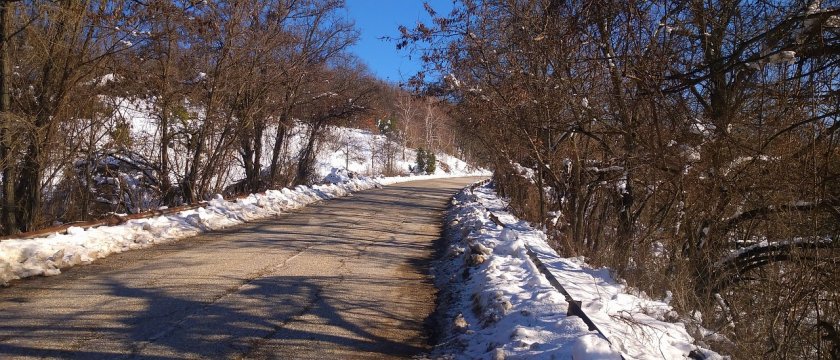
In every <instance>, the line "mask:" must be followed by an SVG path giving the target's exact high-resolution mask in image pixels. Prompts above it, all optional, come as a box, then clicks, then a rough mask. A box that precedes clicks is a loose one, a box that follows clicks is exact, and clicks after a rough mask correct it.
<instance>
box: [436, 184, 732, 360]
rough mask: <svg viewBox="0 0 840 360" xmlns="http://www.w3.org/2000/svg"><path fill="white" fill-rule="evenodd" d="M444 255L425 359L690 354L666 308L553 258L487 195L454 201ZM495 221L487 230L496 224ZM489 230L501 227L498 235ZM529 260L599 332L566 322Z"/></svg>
mask: <svg viewBox="0 0 840 360" xmlns="http://www.w3.org/2000/svg"><path fill="white" fill-rule="evenodd" d="M452 205H453V207H452V208H451V210H450V212H449V214H448V216H447V223H448V224H449V228H448V234H449V237H450V242H449V243H448V244H447V246H448V247H447V250H446V251H445V255H444V256H443V258H442V259H441V260H438V263H436V264H435V270H434V274H435V281H436V285H437V286H438V287H439V288H440V289H441V295H440V296H441V301H442V304H443V305H442V306H443V307H445V311H443V314H442V315H441V316H442V317H443V318H444V319H446V320H445V321H443V323H444V324H446V323H447V322H446V321H451V323H452V325H451V326H445V325H444V326H442V328H443V329H444V330H443V338H442V339H443V341H442V342H441V344H442V345H440V346H439V347H438V348H437V349H436V350H435V353H433V354H432V355H435V356H441V357H447V356H448V357H453V358H456V359H473V358H475V359H478V358H500V357H503V358H528V359H531V358H534V359H618V358H620V357H624V358H625V359H663V358H664V359H680V358H687V357H688V356H689V353H691V352H694V353H695V354H699V355H700V356H703V357H705V358H708V359H714V358H720V356H719V355H717V354H715V353H713V352H711V351H708V350H705V349H701V348H698V347H697V346H695V345H694V344H693V342H694V341H693V338H692V337H691V336H690V335H689V334H688V332H687V331H686V328H685V325H684V324H682V323H678V322H668V321H665V320H664V319H665V318H666V317H668V318H675V317H676V316H675V315H674V314H675V313H674V312H673V310H672V308H671V307H670V306H669V305H668V304H667V303H665V302H661V301H654V300H650V299H648V298H646V297H645V296H643V295H634V294H633V291H632V289H629V288H627V287H626V286H625V285H622V284H621V283H620V282H618V281H616V280H615V279H613V278H612V277H611V275H610V271H609V269H605V268H601V269H595V268H592V267H590V266H588V265H587V264H586V263H585V262H583V260H581V259H577V258H564V257H561V256H560V255H558V254H557V253H556V252H555V251H554V250H553V249H552V248H551V247H550V246H549V245H548V244H547V241H546V239H547V238H546V236H545V234H544V233H543V232H542V231H539V230H535V229H534V228H532V227H531V226H530V225H529V224H527V223H526V222H523V221H520V220H519V219H517V218H516V217H514V216H513V215H511V214H510V213H508V212H506V211H505V210H504V209H505V208H506V206H507V204H506V203H505V202H504V201H503V200H501V199H499V198H498V197H497V195H496V194H495V192H494V191H493V190H492V188H491V187H489V186H488V185H485V186H480V187H477V188H476V189H474V190H469V189H466V190H464V191H462V192H461V193H459V194H458V195H456V196H455V197H454V198H453V200H452ZM494 220H495V221H494ZM497 223H499V224H501V225H497ZM528 251H531V252H532V253H533V254H534V256H536V258H538V259H539V260H540V262H541V263H543V264H544V266H545V267H546V269H547V271H548V272H550V274H551V275H552V276H553V277H554V278H556V279H557V280H558V281H559V283H560V284H561V285H562V287H563V288H564V289H565V290H566V291H567V292H568V294H569V296H570V298H571V299H574V300H576V301H580V302H581V308H582V310H583V312H584V313H585V314H586V315H588V316H589V318H590V319H591V320H592V321H593V323H594V324H595V325H596V326H597V329H598V330H600V331H601V333H599V332H598V331H595V330H593V331H590V330H589V329H588V326H587V325H586V324H585V323H584V321H583V320H582V319H581V318H580V317H578V316H569V315H567V312H568V309H569V303H568V302H567V298H566V297H565V296H564V295H563V294H562V293H561V292H560V291H559V290H558V289H556V288H554V286H552V285H551V283H549V281H548V279H547V278H546V277H545V276H543V274H542V273H541V272H540V270H539V268H538V267H537V265H536V264H535V263H534V262H533V261H532V260H531V258H530V256H529V254H528Z"/></svg>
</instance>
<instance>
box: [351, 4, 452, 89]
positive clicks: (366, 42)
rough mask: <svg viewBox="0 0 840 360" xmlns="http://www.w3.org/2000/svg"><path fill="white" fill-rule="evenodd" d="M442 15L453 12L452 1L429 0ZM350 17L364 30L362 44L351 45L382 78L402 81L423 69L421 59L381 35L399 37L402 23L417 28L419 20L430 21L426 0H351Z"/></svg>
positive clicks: (396, 81) (360, 42) (352, 49)
mask: <svg viewBox="0 0 840 360" xmlns="http://www.w3.org/2000/svg"><path fill="white" fill-rule="evenodd" d="M427 2H428V3H429V5H431V6H432V8H433V9H435V11H436V12H437V13H438V14H443V15H446V14H449V12H450V11H451V10H452V0H428V1H427ZM347 13H348V17H349V18H350V19H352V20H353V21H355V22H356V28H358V29H359V31H360V32H361V38H360V39H359V43H358V44H356V45H355V46H353V48H351V51H352V52H353V53H355V54H356V55H358V56H359V57H360V58H361V59H362V60H363V61H364V62H365V63H366V64H367V65H368V66H369V67H370V69H371V71H372V72H373V73H374V75H376V76H377V77H379V78H380V79H383V80H387V81H390V82H394V83H398V82H401V81H403V80H408V78H409V77H411V76H412V75H414V74H415V73H416V72H417V71H418V70H419V69H420V66H421V65H420V64H421V62H420V58H419V56H417V55H413V56H411V54H410V53H409V52H408V51H407V50H397V48H396V43H395V42H390V41H386V40H381V39H379V38H381V37H383V36H390V37H393V38H398V37H399V34H400V32H399V30H398V29H397V28H398V27H399V26H400V25H405V26H406V27H408V28H409V29H410V28H413V27H414V26H415V25H416V24H417V22H418V21H422V22H425V23H428V22H429V15H428V13H427V12H426V10H425V9H424V8H423V0H347Z"/></svg>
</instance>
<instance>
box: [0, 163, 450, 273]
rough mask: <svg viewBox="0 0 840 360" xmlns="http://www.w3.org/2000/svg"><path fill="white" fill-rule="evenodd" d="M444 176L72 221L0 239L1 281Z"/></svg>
mask: <svg viewBox="0 0 840 360" xmlns="http://www.w3.org/2000/svg"><path fill="white" fill-rule="evenodd" d="M442 177H446V176H443V175H433V176H412V177H396V178H377V179H371V178H356V179H349V180H347V181H345V182H342V183H339V184H326V185H313V186H311V187H308V186H298V187H296V188H294V189H288V188H286V189H282V190H269V191H266V192H265V193H264V194H251V195H249V196H247V197H245V198H242V199H236V200H231V201H228V200H224V199H222V197H221V195H217V196H216V198H215V199H213V200H211V201H209V202H208V204H207V205H206V206H204V207H200V208H197V209H192V210H186V211H182V212H179V213H176V214H171V215H163V216H157V217H151V218H146V219H135V220H129V221H127V222H125V223H124V224H120V225H115V226H99V227H95V228H89V229H82V228H79V227H71V228H69V229H68V230H67V232H66V234H52V235H49V236H46V237H42V238H35V239H9V240H3V241H0V284H3V285H6V284H8V282H9V281H11V280H16V279H21V278H25V277H29V276H36V275H44V276H52V275H58V274H60V273H61V270H62V269H66V268H69V267H72V266H75V265H79V264H89V263H91V262H93V261H94V260H96V259H101V258H104V257H106V256H108V255H110V254H114V253H121V252H123V251H128V250H134V249H141V248H145V247H149V246H152V245H154V244H161V243H167V242H171V241H174V240H178V239H183V238H186V237H190V236H195V235H198V234H200V233H202V232H206V231H211V230H219V229H223V228H226V227H230V226H233V225H238V224H242V223H244V222H247V221H252V220H257V219H261V218H267V217H271V216H275V215H279V214H282V213H284V212H287V211H289V210H293V209H297V208H300V207H303V206H306V205H308V204H311V203H313V202H316V201H320V200H326V199H332V198H337V197H341V196H346V195H348V194H350V193H351V192H353V191H360V190H367V189H372V188H374V187H380V186H381V185H387V184H393V183H398V182H404V181H413V180H423V179H431V178H442Z"/></svg>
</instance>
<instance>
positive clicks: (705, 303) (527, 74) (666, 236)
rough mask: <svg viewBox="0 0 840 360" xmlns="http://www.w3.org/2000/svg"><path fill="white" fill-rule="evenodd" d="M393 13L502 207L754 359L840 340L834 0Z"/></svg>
mask: <svg viewBox="0 0 840 360" xmlns="http://www.w3.org/2000/svg"><path fill="white" fill-rule="evenodd" d="M427 11H428V12H429V14H430V15H431V16H432V17H433V21H431V22H428V23H420V24H417V25H412V24H407V25H405V26H403V27H402V28H401V34H402V36H401V37H400V38H399V43H398V45H399V46H400V47H401V48H407V49H411V50H412V51H415V52H417V53H420V54H422V56H423V59H424V61H425V63H426V66H425V70H424V72H422V73H420V74H418V75H417V76H415V77H414V78H413V81H412V82H411V84H412V85H414V86H415V87H416V88H417V89H420V90H422V91H425V92H426V93H428V94H434V95H436V96H439V97H441V98H444V99H447V101H449V102H451V104H452V106H453V109H452V117H453V119H455V121H456V122H457V124H458V125H457V126H458V127H459V128H460V129H461V131H463V132H468V133H470V134H472V135H473V136H472V137H471V139H470V141H471V143H470V147H471V149H473V150H474V151H476V153H480V154H481V158H482V159H484V160H485V161H486V162H487V164H489V166H491V167H492V168H493V169H494V170H495V175H494V181H495V186H496V187H497V190H498V191H499V192H500V193H501V194H502V195H504V196H506V197H507V198H508V199H509V200H510V208H511V210H513V211H515V212H516V213H517V214H519V215H520V216H522V217H523V218H526V219H528V220H529V221H531V222H532V223H534V224H537V225H539V226H541V227H543V228H544V229H546V231H547V232H548V233H549V234H550V236H551V242H552V243H553V246H554V247H555V248H556V249H557V250H558V252H559V253H560V254H564V256H582V257H585V259H586V260H587V261H589V262H591V263H593V264H597V265H601V266H608V267H610V268H611V269H613V271H614V272H615V273H616V274H617V275H618V276H619V277H621V278H623V279H625V280H626V281H627V283H628V284H629V285H630V286H633V287H635V288H636V289H638V291H640V292H644V293H646V294H647V295H648V296H651V297H653V298H657V299H667V301H670V303H671V305H673V306H674V307H675V308H676V309H678V311H679V317H680V318H681V320H682V321H685V322H687V323H689V324H694V326H693V327H694V329H693V332H694V336H695V337H696V338H697V339H698V340H699V341H701V343H703V344H706V345H708V346H711V347H712V348H713V349H715V350H716V351H718V352H719V353H721V354H724V355H730V356H733V357H734V358H743V359H793V358H802V359H804V358H814V359H815V358H822V359H837V358H840V335H839V334H840V287H838V284H840V266H838V265H840V239H839V238H840V181H838V180H839V179H838V175H840V149H838V140H840V138H839V137H838V135H840V134H838V132H837V130H838V129H840V122H838V114H840V92H838V86H840V82H838V79H840V77H838V75H840V67H838V65H840V8H838V3H837V2H835V1H820V0H808V1H717V0H675V1H674V0H669V1H656V0H654V1H644V2H643V1H631V2H625V1H560V0H513V1H509V0H458V1H456V2H455V9H454V10H453V11H452V12H451V13H437V12H436V11H435V9H434V8H432V7H431V6H428V5H427Z"/></svg>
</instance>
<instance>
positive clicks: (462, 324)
mask: <svg viewBox="0 0 840 360" xmlns="http://www.w3.org/2000/svg"><path fill="white" fill-rule="evenodd" d="M469 326H470V324H468V323H467V320H466V319H464V314H458V316H456V317H455V321H454V322H452V328H453V329H454V330H455V331H456V332H459V333H464V332H466V331H467V328H468V327H469Z"/></svg>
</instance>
